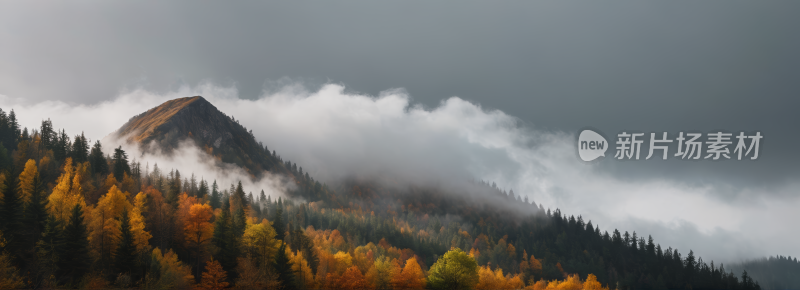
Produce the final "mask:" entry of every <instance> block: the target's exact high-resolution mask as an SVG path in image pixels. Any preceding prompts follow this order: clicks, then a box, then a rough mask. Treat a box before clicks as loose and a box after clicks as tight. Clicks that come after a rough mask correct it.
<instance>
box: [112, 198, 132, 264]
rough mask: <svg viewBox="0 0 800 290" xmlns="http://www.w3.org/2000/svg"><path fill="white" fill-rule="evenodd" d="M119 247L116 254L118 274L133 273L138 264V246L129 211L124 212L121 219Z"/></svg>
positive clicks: (115, 262) (115, 260)
mask: <svg viewBox="0 0 800 290" xmlns="http://www.w3.org/2000/svg"><path fill="white" fill-rule="evenodd" d="M119 228H120V237H119V246H117V251H116V253H114V267H115V268H116V270H117V272H118V273H131V272H132V271H133V269H134V267H135V264H136V245H134V239H133V234H132V233H131V223H130V217H129V215H128V210H123V211H122V216H121V217H120V226H119Z"/></svg>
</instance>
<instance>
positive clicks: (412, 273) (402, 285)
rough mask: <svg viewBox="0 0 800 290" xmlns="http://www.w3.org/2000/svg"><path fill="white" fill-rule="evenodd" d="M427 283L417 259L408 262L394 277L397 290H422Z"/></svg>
mask: <svg viewBox="0 0 800 290" xmlns="http://www.w3.org/2000/svg"><path fill="white" fill-rule="evenodd" d="M426 282H427V281H426V279H425V274H424V273H422V268H421V267H420V266H419V263H417V258H416V257H412V258H410V259H408V260H406V265H405V267H403V270H402V271H401V272H400V273H398V274H397V275H395V276H394V277H392V284H393V285H394V287H395V289H422V288H425V283H426Z"/></svg>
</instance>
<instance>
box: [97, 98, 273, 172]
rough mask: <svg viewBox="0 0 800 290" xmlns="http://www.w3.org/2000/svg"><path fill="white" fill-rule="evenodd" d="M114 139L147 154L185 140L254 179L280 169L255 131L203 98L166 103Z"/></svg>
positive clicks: (136, 119) (170, 148)
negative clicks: (259, 140)
mask: <svg viewBox="0 0 800 290" xmlns="http://www.w3.org/2000/svg"><path fill="white" fill-rule="evenodd" d="M113 136H115V137H117V138H121V139H123V140H125V141H126V142H128V143H133V144H138V145H140V147H141V148H142V149H143V150H144V151H148V150H152V149H159V150H161V151H162V152H164V153H167V154H171V153H172V152H173V151H174V150H176V149H178V147H179V146H180V143H181V141H184V140H191V141H194V143H195V145H197V146H198V147H200V148H201V149H203V150H204V151H205V152H207V153H209V154H211V155H213V156H214V157H216V158H217V159H218V160H219V161H222V162H225V163H233V164H237V165H239V166H241V167H243V168H245V169H246V170H248V171H249V172H250V173H251V174H252V175H254V176H258V175H261V173H262V172H263V171H268V170H271V169H273V168H278V167H280V166H277V165H278V164H279V162H278V160H277V158H275V156H272V154H270V153H269V152H268V151H267V150H266V148H265V147H262V145H261V144H260V143H258V142H257V141H256V140H255V137H253V135H252V133H251V132H248V131H247V129H245V127H244V126H242V125H240V124H239V123H238V122H236V121H235V120H234V119H233V118H232V117H229V116H228V115H225V114H224V113H222V112H220V111H219V110H218V109H217V107H215V106H214V105H213V104H211V103H210V102H208V101H207V100H206V99H204V98H203V97H201V96H194V97H185V98H178V99H173V100H169V101H167V102H164V103H163V104H161V105H159V106H157V107H154V108H152V109H150V110H147V111H146V112H144V113H142V114H139V115H137V116H134V117H133V118H131V119H130V120H128V122H127V123H125V125H123V126H122V127H120V128H119V129H118V130H117V131H116V132H115V133H114V134H113Z"/></svg>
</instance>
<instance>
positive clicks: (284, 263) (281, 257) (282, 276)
mask: <svg viewBox="0 0 800 290" xmlns="http://www.w3.org/2000/svg"><path fill="white" fill-rule="evenodd" d="M272 268H273V269H275V273H276V274H278V281H280V283H281V286H283V289H285V290H291V289H297V287H296V282H295V277H294V271H292V262H291V261H290V260H289V256H288V255H286V243H281V247H280V249H278V253H277V254H276V255H275V261H274V262H273V264H272Z"/></svg>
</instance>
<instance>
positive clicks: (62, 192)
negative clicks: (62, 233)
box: [47, 158, 88, 224]
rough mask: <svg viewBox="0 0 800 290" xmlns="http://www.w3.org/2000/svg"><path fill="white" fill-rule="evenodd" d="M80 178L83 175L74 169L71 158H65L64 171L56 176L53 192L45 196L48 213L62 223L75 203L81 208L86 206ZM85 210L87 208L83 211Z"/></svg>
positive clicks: (67, 217) (70, 212)
mask: <svg viewBox="0 0 800 290" xmlns="http://www.w3.org/2000/svg"><path fill="white" fill-rule="evenodd" d="M82 179H83V175H82V174H80V173H77V172H76V171H75V170H74V167H73V166H72V159H71V158H67V159H66V161H64V173H61V175H60V176H59V177H58V179H57V180H56V186H55V187H54V188H53V193H51V194H50V196H49V197H48V198H47V199H48V201H49V205H50V208H49V212H50V214H51V215H53V216H55V217H56V218H57V219H59V220H60V221H61V222H62V224H66V222H67V221H68V220H69V217H70V215H71V214H72V209H73V208H74V207H75V205H78V204H80V205H81V207H82V208H87V207H86V201H85V200H84V197H83V192H82V187H81V181H82ZM87 212H88V210H86V211H84V213H87Z"/></svg>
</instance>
